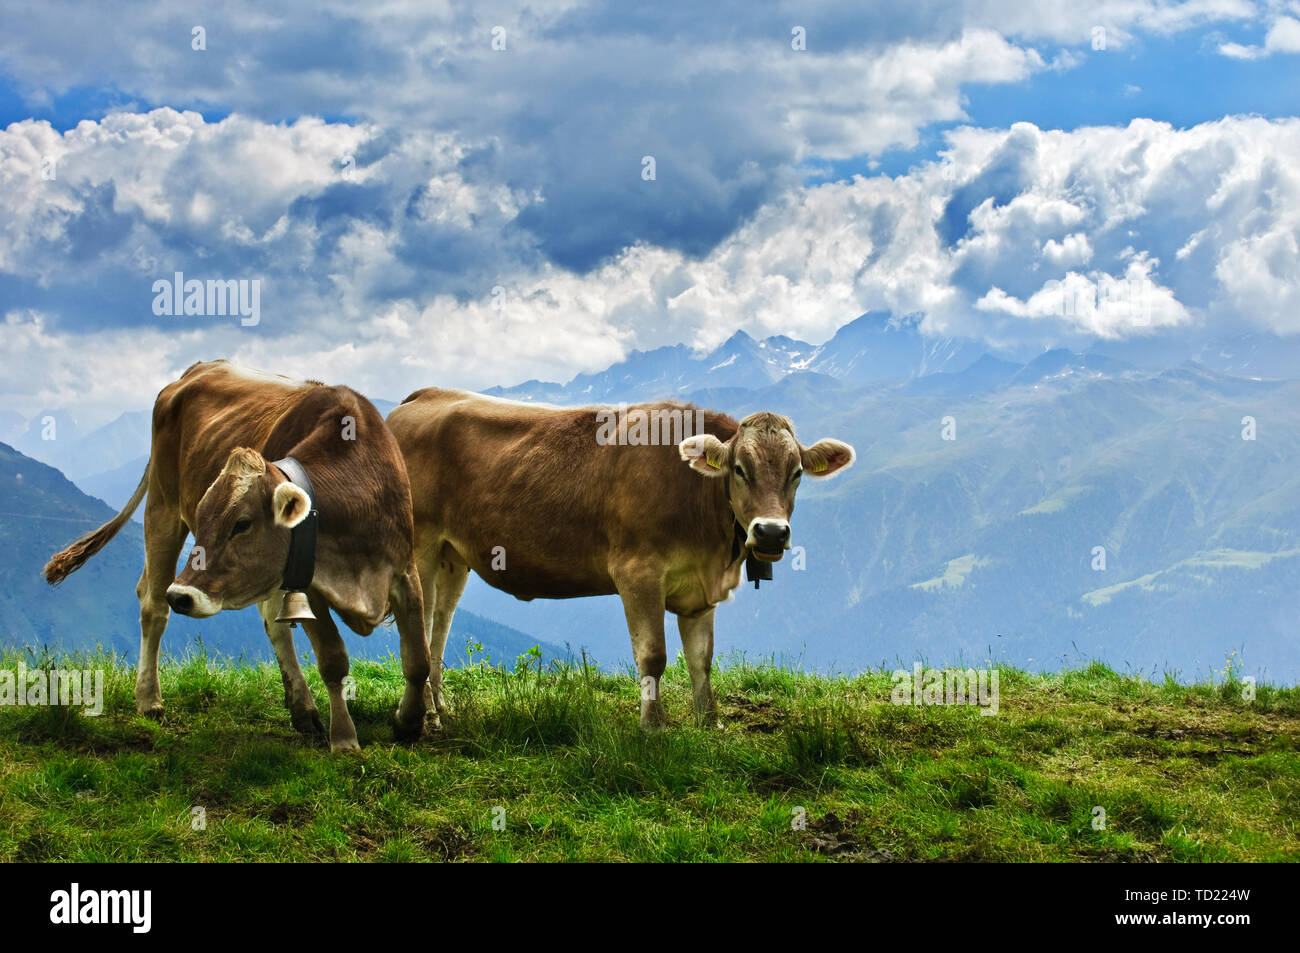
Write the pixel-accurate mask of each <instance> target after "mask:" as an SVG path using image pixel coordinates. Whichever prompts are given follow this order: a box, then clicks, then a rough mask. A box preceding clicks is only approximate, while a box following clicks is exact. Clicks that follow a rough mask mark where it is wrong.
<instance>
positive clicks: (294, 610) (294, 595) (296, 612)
mask: <svg viewBox="0 0 1300 953" xmlns="http://www.w3.org/2000/svg"><path fill="white" fill-rule="evenodd" d="M275 621H276V622H288V623H289V625H291V626H293V625H297V624H298V623H299V622H315V621H316V616H315V615H313V614H312V611H311V606H310V605H309V604H308V602H307V593H305V592H286V593H285V594H284V602H283V603H282V604H281V605H280V614H279V615H278V616H277V617H276V619H275Z"/></svg>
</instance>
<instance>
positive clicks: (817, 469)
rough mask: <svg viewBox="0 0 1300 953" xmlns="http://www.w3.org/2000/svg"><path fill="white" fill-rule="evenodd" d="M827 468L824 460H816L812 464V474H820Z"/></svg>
mask: <svg viewBox="0 0 1300 953" xmlns="http://www.w3.org/2000/svg"><path fill="white" fill-rule="evenodd" d="M827 466H829V464H827V462H826V461H825V460H818V461H817V462H816V463H814V464H813V473H821V472H822V471H823V470H825V469H826V468H827Z"/></svg>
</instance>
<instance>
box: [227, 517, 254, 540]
mask: <svg viewBox="0 0 1300 953" xmlns="http://www.w3.org/2000/svg"><path fill="white" fill-rule="evenodd" d="M252 528H253V521H252V520H250V519H242V520H239V521H238V522H237V523H235V528H234V529H232V530H231V531H230V538H231V539H234V538H235V537H236V536H238V535H239V534H240V533H247V532H248V531H249V530H250V529H252Z"/></svg>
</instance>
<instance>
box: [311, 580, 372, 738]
mask: <svg viewBox="0 0 1300 953" xmlns="http://www.w3.org/2000/svg"><path fill="white" fill-rule="evenodd" d="M310 601H311V611H312V613H313V614H314V615H315V616H316V618H315V620H314V621H308V620H304V621H303V623H302V627H303V628H304V629H306V630H307V637H308V638H309V639H311V647H312V648H313V649H314V650H315V652H316V668H317V669H318V670H319V671H320V677H321V680H322V681H324V682H325V690H326V691H327V692H328V693H329V697H330V750H331V751H360V750H361V745H360V744H359V743H358V742H357V728H356V725H354V724H352V716H351V715H350V714H348V703H347V699H345V698H344V697H343V680H344V679H345V678H347V677H348V670H349V663H348V650H347V647H346V646H345V645H344V644H343V639H342V637H341V636H340V635H339V630H338V626H336V625H335V624H334V619H333V617H332V616H331V615H330V610H329V605H328V604H327V603H326V602H325V601H324V600H323V599H320V598H319V597H318V596H316V595H314V594H313V595H311V596H310Z"/></svg>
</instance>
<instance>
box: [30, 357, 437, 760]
mask: <svg viewBox="0 0 1300 953" xmlns="http://www.w3.org/2000/svg"><path fill="white" fill-rule="evenodd" d="M286 457H292V458H294V459H295V460H296V461H298V463H299V464H300V465H301V466H302V468H303V469H304V470H305V471H306V473H307V479H308V480H309V481H310V483H311V486H312V492H313V496H314V499H313V498H311V497H309V496H308V494H307V492H306V491H305V490H303V488H302V487H301V486H299V485H297V484H295V483H294V482H291V478H290V477H288V476H287V475H286V474H285V472H283V471H282V470H281V469H280V468H279V467H277V466H276V465H275V464H274V463H273V462H272V461H277V460H283V459H284V458H286ZM287 465H288V464H286V466H287ZM146 491H148V500H147V501H146V503H145V509H144V537H145V565H144V572H143V573H142V574H141V576H140V584H139V585H138V586H136V595H137V596H138V597H139V599H140V667H139V670H138V672H137V675H136V685H135V703H136V708H137V709H138V710H139V712H140V713H141V714H143V715H150V716H153V717H160V716H161V715H162V713H163V704H162V692H161V690H160V688H159V684H158V645H159V642H160V641H161V639H162V633H163V629H164V628H165V627H166V625H167V618H168V614H169V613H168V607H169V606H170V608H171V609H174V610H175V611H177V612H179V613H181V614H182V615H188V616H195V617H199V618H203V617H206V616H211V615H215V614H216V613H218V612H220V611H221V610H223V609H242V608H244V607H245V606H250V605H253V604H254V603H256V604H257V607H258V610H259V611H260V612H261V614H262V620H263V624H264V626H265V628H266V634H267V636H268V637H269V638H270V640H271V644H272V645H273V646H274V647H275V655H276V659H277V660H278V661H279V663H280V672H281V675H282V677H283V680H284V700H285V705H286V706H287V707H288V709H289V711H290V713H291V715H292V718H293V724H294V727H295V728H297V729H298V730H299V731H303V732H312V731H320V730H321V723H320V715H319V713H318V712H317V710H316V703H315V701H313V699H312V696H311V692H310V691H309V690H308V688H307V683H306V681H305V680H304V679H303V676H302V671H301V670H300V669H299V667H298V660H297V656H296V655H295V653H294V648H293V634H292V631H291V629H290V627H289V625H288V624H286V623H280V622H276V621H275V619H276V616H277V613H278V611H279V609H280V606H281V601H282V595H283V594H282V593H281V592H280V586H281V582H282V580H283V578H284V573H285V565H286V559H287V557H288V554H289V543H290V535H291V532H292V530H293V527H295V526H297V525H298V524H299V523H301V522H302V521H303V520H304V519H305V518H306V517H307V516H308V515H309V511H310V510H311V508H312V507H313V506H314V507H315V509H316V510H317V512H318V517H317V518H318V521H319V522H318V536H317V543H316V557H315V571H314V575H313V576H312V579H311V586H310V589H309V591H308V593H307V597H308V600H309V603H310V605H311V609H312V612H313V613H314V614H315V616H316V619H315V621H304V622H303V627H304V628H305V629H306V630H307V635H308V637H309V638H310V639H311V643H312V648H313V649H314V650H315V652H316V663H317V666H318V668H319V669H320V674H321V678H322V679H323V680H324V682H325V687H326V688H327V689H328V691H329V699H330V747H331V748H332V749H334V750H336V751H338V750H355V749H357V748H358V747H359V746H358V744H357V734H356V728H355V727H354V726H353V724H352V717H351V716H350V715H349V714H348V709H347V703H346V701H345V700H344V697H343V680H344V678H345V677H346V676H347V674H348V668H349V665H348V655H347V650H346V648H345V647H344V645H343V640H342V638H340V636H339V632H338V627H337V626H335V624H334V621H333V619H331V618H330V614H329V610H330V609H333V610H334V611H335V612H337V613H338V615H339V617H340V618H341V619H343V621H344V622H345V623H346V624H347V625H348V627H349V628H351V629H353V630H354V631H356V632H358V633H360V634H362V635H368V634H370V632H371V631H373V630H374V628H375V627H376V626H377V625H379V624H380V623H381V622H382V621H383V620H384V619H385V618H386V617H387V616H388V614H389V612H390V611H391V612H392V614H393V615H394V616H395V617H396V621H397V628H398V632H399V633H400V635H401V646H402V671H403V673H404V674H405V676H406V693H405V695H404V696H403V698H402V703H401V707H399V708H398V710H397V714H396V721H397V729H398V732H399V734H402V735H404V736H407V737H410V736H418V735H419V733H420V731H421V730H422V728H423V725H424V715H425V710H426V706H425V702H424V696H425V692H426V685H427V678H428V676H429V672H430V669H429V653H428V647H427V644H426V642H425V639H424V636H423V629H422V622H423V607H422V603H421V592H420V586H419V577H418V575H417V572H416V567H415V561H414V558H413V540H414V535H413V533H414V531H413V526H412V518H411V496H410V487H409V484H408V483H407V480H406V468H405V467H404V466H403V463H402V457H401V453H400V451H399V450H398V447H397V444H396V443H395V442H394V441H393V438H392V435H391V434H390V433H389V432H388V429H387V427H385V425H384V421H383V418H382V417H381V416H380V414H379V412H378V411H377V410H375V408H374V406H373V405H372V404H371V403H370V402H369V401H368V400H366V399H365V398H364V397H362V396H361V395H360V394H357V393H356V392H355V391H352V390H349V389H348V388H346V387H327V386H326V385H324V384H321V383H319V382H317V381H306V382H300V381H293V380H290V379H288V378H286V377H280V376H278V375H270V374H263V373H261V372H259V371H253V370H250V369H247V368H241V367H239V366H237V365H234V364H231V363H229V362H228V361H213V362H211V363H200V364H195V365H193V366H192V367H190V368H189V370H187V371H186V372H185V373H184V374H183V375H181V378H180V379H179V380H177V381H176V382H174V383H172V384H169V385H167V386H166V387H164V388H163V390H162V391H161V392H160V393H159V394H158V399H157V401H155V403H154V410H153V445H152V448H151V451H150V456H149V464H148V466H147V467H146V468H145V472H144V476H143V477H142V478H141V479H140V485H139V486H137V487H136V490H135V494H134V495H133V496H132V497H131V500H130V502H129V503H127V504H126V507H125V508H124V509H123V510H122V511H121V512H120V513H118V514H117V516H116V517H114V518H113V519H112V520H111V521H109V522H108V523H105V524H104V525H103V526H101V527H100V528H99V529H97V530H95V531H94V532H92V533H89V534H87V535H86V536H83V537H82V538H81V539H79V540H77V541H76V542H75V543H73V544H72V545H70V546H68V548H66V549H64V550H63V551H62V552H59V553H56V554H55V555H53V556H52V557H50V561H49V563H48V564H47V565H46V567H45V578H46V580H47V581H49V582H50V583H57V582H59V581H61V580H62V579H64V578H65V577H66V576H67V575H68V574H69V573H71V572H73V571H74V570H76V569H77V568H78V567H80V566H81V564H82V563H84V562H85V561H86V560H87V559H89V558H90V557H91V556H93V555H94V554H95V553H97V552H99V550H100V549H101V548H103V546H104V544H106V543H107V542H108V541H109V540H110V539H112V538H113V536H114V535H115V534H116V533H117V531H118V530H119V529H121V528H122V526H123V525H124V524H125V523H126V521H127V520H128V519H130V518H131V514H132V513H133V512H135V509H136V507H137V506H139V505H140V499H141V497H143V496H145V492H146ZM187 533H192V534H193V535H194V542H195V548H194V551H193V552H192V553H191V555H190V558H189V559H188V560H187V561H186V564H185V569H184V570H183V571H182V572H181V574H180V575H179V576H176V578H175V580H173V578H172V574H173V573H174V572H175V571H176V561H177V557H179V555H180V552H181V547H182V546H183V545H184V543H185V537H186V534H187Z"/></svg>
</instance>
